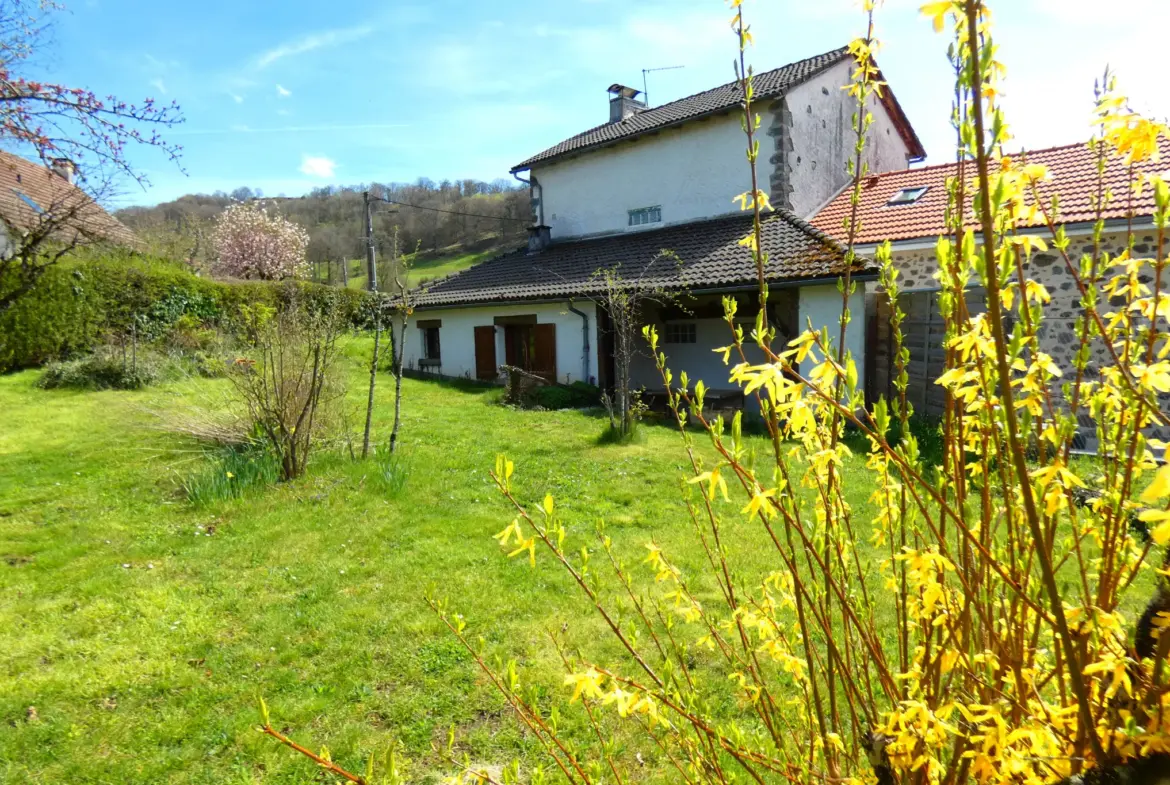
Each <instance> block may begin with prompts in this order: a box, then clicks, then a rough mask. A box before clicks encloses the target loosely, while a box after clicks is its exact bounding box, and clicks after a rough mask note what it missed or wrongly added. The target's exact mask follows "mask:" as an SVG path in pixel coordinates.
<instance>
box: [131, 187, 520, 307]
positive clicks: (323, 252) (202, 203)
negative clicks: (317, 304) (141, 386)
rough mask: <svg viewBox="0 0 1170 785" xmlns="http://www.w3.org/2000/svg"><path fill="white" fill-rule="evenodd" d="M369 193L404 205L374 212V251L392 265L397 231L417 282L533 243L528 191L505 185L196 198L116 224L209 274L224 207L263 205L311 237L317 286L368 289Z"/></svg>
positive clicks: (379, 206)
mask: <svg viewBox="0 0 1170 785" xmlns="http://www.w3.org/2000/svg"><path fill="white" fill-rule="evenodd" d="M367 188H368V189H369V191H370V193H371V195H374V196H377V197H379V198H380V199H386V200H390V201H391V202H395V203H396V204H390V203H386V202H377V203H375V205H374V242H375V249H376V250H377V255H378V258H379V260H381V261H385V260H388V259H389V258H390V256H391V254H392V245H393V242H394V229H395V227H397V229H398V252H399V253H400V254H410V255H412V259H413V266H414V268H415V269H414V271H413V272H412V274H411V283H417V282H418V281H419V280H420V279H426V278H430V277H434V276H436V275H443V274H447V273H450V272H454V271H456V270H458V269H462V268H463V267H466V266H469V265H470V264H473V263H475V262H476V261H479V260H481V259H483V258H486V257H487V256H490V255H491V254H492V253H493V252H495V251H497V250H502V249H510V248H513V247H517V246H519V245H522V244H523V243H524V241H525V238H526V236H527V235H526V227H527V224H528V222H529V215H530V214H531V211H530V210H529V205H528V190H527V188H524V187H522V186H520V185H519V184H518V183H517V184H512V183H510V182H509V181H507V180H503V179H500V180H495V181H493V182H490V183H485V182H482V181H479V180H459V181H449V180H444V181H443V182H441V183H435V182H434V181H432V180H429V179H426V178H422V179H420V180H418V182H416V183H413V184H405V183H391V184H389V185H383V184H379V183H373V184H370V185H369V186H364V185H355V186H326V187H323V188H318V189H315V190H314V191H312V192H310V193H309V194H308V195H306V196H302V197H293V198H289V197H283V196H278V197H274V198H265V197H264V195H263V194H262V193H261V192H260V191H259V190H253V189H251V188H237V189H236V190H235V191H232V192H231V193H230V194H229V193H225V192H223V191H217V192H216V193H214V194H190V195H187V196H182V197H180V198H178V199H176V200H174V201H171V202H164V203H162V204H159V205H155V206H154V207H129V208H126V209H123V210H119V211H118V212H117V213H116V215H117V217H118V218H119V219H120V220H121V221H122V222H123V223H125V224H126V225H127V226H128V227H130V228H131V229H132V230H133V231H134V232H136V233H137V234H138V235H139V237H140V238H142V240H143V241H144V242H145V243H146V245H147V246H148V248H149V250H150V251H152V252H153V253H155V254H158V255H160V256H163V257H166V258H171V259H177V260H182V261H186V262H189V263H190V264H192V265H193V266H195V267H203V266H204V265H205V264H206V263H207V262H208V261H209V259H210V256H211V254H212V253H213V251H212V249H211V247H210V245H211V244H210V237H211V232H212V229H213V227H214V223H215V219H216V217H217V216H218V215H219V214H220V212H222V211H223V209H224V207H226V206H227V205H228V204H230V203H231V202H232V201H248V200H251V199H262V200H263V201H264V202H265V203H266V204H267V205H269V206H270V207H271V208H272V209H275V210H277V211H279V212H280V213H281V214H282V215H283V216H285V217H286V218H289V219H290V220H293V221H295V222H296V223H298V224H300V225H301V226H302V227H304V228H305V230H306V231H307V232H308V233H309V237H310V242H309V251H308V255H309V261H310V262H311V263H312V269H313V277H314V278H315V279H317V280H328V281H331V282H335V283H346V284H348V285H350V286H354V285H361V283H362V282H364V280H365V273H364V263H363V261H362V260H364V258H365V245H364V239H363V238H364V227H363V221H364V218H363V206H362V192H363V191H364V190H366V189H367ZM346 262H348V264H345V263H346Z"/></svg>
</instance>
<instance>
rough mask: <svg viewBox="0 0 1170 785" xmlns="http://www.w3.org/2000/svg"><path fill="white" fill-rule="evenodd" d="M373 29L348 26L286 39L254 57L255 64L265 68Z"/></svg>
mask: <svg viewBox="0 0 1170 785" xmlns="http://www.w3.org/2000/svg"><path fill="white" fill-rule="evenodd" d="M373 31H374V28H373V27H370V26H368V25H367V26H363V27H349V28H343V29H339V30H323V31H321V32H319V33H310V34H309V35H306V36H304V37H303V38H298V39H297V40H295V41H286V42H285V43H283V44H280V45H279V46H276V47H274V48H272V49H269V50H268V51H267V52H263V53H262V54H261V55H260V56H259V57H258V58H256V66H257V67H258V68H267V67H268V66H270V65H272V64H273V63H275V62H276V61H277V60H281V59H283V58H286V57H296V56H297V55H302V54H305V53H307V52H312V51H313V50H315V49H321V48H323V47H328V46H336V45H338V44H344V43H348V42H350V41H356V40H357V39H359V38H363V37H365V36H367V35H369V34H370V33H372V32H373Z"/></svg>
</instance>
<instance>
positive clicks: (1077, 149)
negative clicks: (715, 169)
mask: <svg viewBox="0 0 1170 785" xmlns="http://www.w3.org/2000/svg"><path fill="white" fill-rule="evenodd" d="M1010 157H1011V158H1012V159H1013V160H1014V161H1017V162H1020V161H1026V162H1027V163H1030V164H1043V165H1044V166H1046V167H1048V174H1049V179H1048V180H1047V181H1045V182H1042V183H1041V184H1040V189H1039V190H1040V193H1041V198H1042V199H1043V203H1044V205H1045V206H1048V205H1049V204H1050V203H1051V200H1052V197H1053V196H1057V197H1058V198H1059V204H1060V212H1059V221H1060V223H1063V224H1070V223H1081V222H1085V221H1095V220H1096V219H1097V212H1096V210H1095V209H1094V207H1093V199H1094V197H1095V196H1096V194H1097V189H1098V185H1097V153H1096V151H1094V150H1091V149H1090V148H1089V146H1088V145H1087V144H1073V145H1065V146H1063V147H1050V148H1046V149H1042V150H1026V151H1022V152H1020V153H1015V154H1013V155H1011V156H1010ZM1167 168H1170V140H1168V139H1162V140H1161V160H1160V161H1147V162H1144V163H1142V164H1139V165H1137V166H1136V167H1135V171H1137V172H1142V173H1151V172H1163V171H1165V170H1166V169H1167ZM965 173H966V176H967V177H968V178H974V177H976V174H975V166H974V164H973V163H971V162H968V163H967V164H966V167H965ZM958 174H959V165H958V164H957V163H949V164H940V165H937V166H926V167H922V168H919V169H903V170H901V171H896V172H885V173H883V174H877V175H873V176H871V177H867V178H866V179H865V181H864V182H862V185H861V201H860V202H859V204H858V211H857V217H858V222H859V227H858V230H857V233H856V236H855V241H856V242H858V243H861V244H869V243H880V242H883V241H885V240H891V241H897V240H911V239H922V238H933V237H938V236H939V235H940V234H943V233H944V232H946V231H947V225H946V209H947V181H948V180H949V179H950V178H952V177H956V176H957V175H958ZM1131 179H1132V175H1131V173H1130V171H1129V167H1128V166H1126V165H1125V163H1124V162H1123V161H1122V160H1121V159H1120V158H1118V157H1117V156H1112V155H1111V156H1110V157H1109V158H1108V159H1107V163H1106V167H1105V178H1104V184H1105V187H1106V188H1108V189H1110V190H1111V191H1112V192H1113V199H1112V201H1111V202H1110V203H1109V206H1108V209H1106V210H1105V211H1104V213H1103V216H1102V217H1104V218H1106V219H1115V218H1125V217H1126V216H1127V215H1128V214H1129V211H1130V210H1131V209H1132V210H1133V214H1134V215H1136V216H1144V215H1150V214H1151V213H1153V211H1154V195H1153V191H1152V189H1151V188H1150V187H1149V186H1148V185H1147V186H1146V187H1145V188H1144V190H1143V191H1142V192H1141V193H1140V194H1139V195H1137V196H1136V197H1135V198H1134V199H1133V202H1132V203H1130V202H1129V201H1128V196H1127V193H1128V185H1129V183H1130V181H1131ZM972 182H973V181H972ZM923 187H925V188H927V191H926V193H925V194H923V195H922V197H921V198H919V199H918V200H917V201H915V202H913V203H912V204H900V205H891V204H889V202H890V200H891V199H892V198H893V197H894V195H895V194H897V193H899V192H900V191H902V190H904V189H911V188H923ZM852 190H853V189H852V186H848V187H846V188H845V189H844V190H843V191H842V192H841V193H840V194H838V195H837V197H836V198H835V199H833V201H832V202H830V203H829V204H828V205H826V206H825V207H824V208H823V209H822V210H821V211H820V212H819V213H817V214H816V216H814V217H813V218H812V220H811V223H812V224H813V225H814V226H816V227H817V228H819V229H821V230H822V231H825V232H827V233H829V234H831V235H833V236H834V237H836V238H837V239H839V240H842V241H843V240H844V239H845V237H846V230H845V220H846V218H848V217H849V216H850V215H851V213H852V206H851V196H852ZM967 223H968V224H969V225H974V224H975V220H974V218H973V217H968V219H967ZM1042 223H1043V220H1042V219H1041V220H1040V221H1038V222H1037V224H1036V225H1037V226H1040V225H1042Z"/></svg>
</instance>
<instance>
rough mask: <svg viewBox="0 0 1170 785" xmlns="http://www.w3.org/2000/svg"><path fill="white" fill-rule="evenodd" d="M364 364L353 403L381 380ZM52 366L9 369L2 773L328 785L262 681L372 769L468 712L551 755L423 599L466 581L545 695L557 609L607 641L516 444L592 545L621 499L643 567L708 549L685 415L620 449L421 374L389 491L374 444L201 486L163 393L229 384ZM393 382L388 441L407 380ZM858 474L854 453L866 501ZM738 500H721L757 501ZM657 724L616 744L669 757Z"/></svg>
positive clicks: (737, 539)
mask: <svg viewBox="0 0 1170 785" xmlns="http://www.w3.org/2000/svg"><path fill="white" fill-rule="evenodd" d="M359 349H360V344H355V345H354V346H351V354H352V355H354V356H355V357H356V356H357V354H358V351H359ZM346 363H347V369H348V370H347V372H348V374H349V378H350V382H351V384H350V400H351V402H352V405H353V408H354V414H355V418H354V422H355V423H357V422H359V419H358V417H357V413H358V410H359V403H358V402H359V401H361V400H363V399H364V395H365V393H364V390H363V389H362V387H361V385H362V381H363V375H364V374H363V371H362V369H361V368H360V366H359V365H358V364H357V363H356V362H354V360H353V359H352V358H350V359H347V360H346ZM36 377H37V373H36V372H31V371H30V372H25V373H20V374H15V375H10V376H5V377H0V781H2V782H5V783H73V784H76V783H99V782H100V783H164V782H165V783H225V782H227V783H254V782H265V783H292V782H298V783H303V782H309V781H312V779H313V777H314V776H315V775H316V772H315V770H314V768H313V767H312V765H311V764H310V763H308V762H307V761H305V760H303V759H300V758H298V757H296V756H295V755H293V754H292V753H291V752H289V751H288V750H285V749H282V748H279V747H278V746H277V745H276V744H275V743H274V742H273V741H272V740H271V739H268V738H265V737H263V736H261V734H259V733H258V732H257V731H256V730H255V727H256V725H257V723H258V720H259V714H258V711H257V709H256V699H257V696H258V695H263V696H264V698H265V699H266V701H267V703H268V705H269V707H270V709H271V711H272V722H273V724H274V726H275V727H277V728H279V729H284V730H286V731H287V732H288V733H289V734H290V735H292V736H293V737H294V738H296V739H298V740H300V741H302V742H304V743H306V744H307V745H308V746H309V747H313V748H318V747H320V746H321V745H327V746H328V747H329V749H330V750H331V752H332V754H333V756H334V758H335V759H336V760H338V761H339V762H342V763H343V764H346V765H348V766H350V767H351V768H356V769H362V768H363V765H364V759H365V757H366V756H367V755H368V754H369V753H370V752H371V751H374V750H385V749H386V748H388V746H389V745H391V744H398V745H400V750H401V755H402V757H404V758H405V759H406V760H407V763H406V764H405V766H406V772H407V774H408V776H409V778H410V781H412V782H428V781H435V782H437V781H438V780H439V779H440V778H441V777H442V776H445V775H448V774H450V773H451V772H452V769H451V767H450V766H449V765H448V764H446V763H445V762H444V761H443V760H442V759H441V758H439V757H438V756H437V755H436V754H434V753H433V752H432V750H431V744H432V742H436V741H437V742H439V743H442V742H443V741H444V740H445V738H446V734H447V730H448V728H450V727H452V726H454V728H455V731H456V738H457V747H456V749H457V751H458V752H460V753H464V752H466V753H467V754H468V755H470V756H471V759H472V760H473V761H475V762H478V763H485V764H500V763H505V762H507V761H508V760H510V759H512V758H515V757H520V758H522V759H523V760H524V763H525V765H526V766H527V765H530V764H531V763H534V762H541V761H539V759H538V756H537V754H536V753H537V751H536V749H535V747H534V744H533V742H532V741H531V739H529V738H527V737H526V736H525V735H524V734H523V733H521V731H520V730H519V727H518V724H517V722H516V720H514V718H513V717H512V716H511V715H510V714H509V713H508V711H507V710H506V709H505V706H504V702H503V700H502V698H501V697H500V696H499V695H498V694H496V693H495V692H494V691H492V689H490V687H489V686H487V685H486V683H485V681H484V679H483V678H482V677H481V676H480V675H479V673H478V671H477V670H476V668H475V665H474V663H473V662H472V661H471V660H470V658H469V657H468V656H467V655H466V654H465V653H464V652H463V650H462V649H461V648H460V647H459V645H458V644H457V642H456V641H455V640H454V639H453V637H452V636H451V635H450V633H449V632H447V631H446V629H445V628H444V627H442V625H441V623H440V622H439V621H438V620H437V619H436V618H435V617H434V615H433V614H432V613H431V611H430V610H429V609H428V608H427V606H426V604H425V603H424V594H425V593H426V592H428V591H433V592H434V593H435V594H436V595H438V596H440V597H445V598H447V599H448V600H449V601H450V604H451V607H452V609H453V610H458V611H460V612H461V613H463V615H464V616H465V617H466V618H467V620H468V634H470V635H472V636H473V637H479V636H482V637H483V639H484V641H485V644H484V645H485V646H486V648H487V651H488V652H489V654H490V655H491V656H493V657H494V656H496V655H499V656H501V657H503V658H505V659H507V658H509V657H517V658H518V659H519V660H520V665H521V673H522V676H523V678H525V679H526V680H531V681H534V682H536V683H538V684H541V685H544V688H545V689H548V690H561V689H563V688H562V687H561V684H560V682H561V671H560V667H559V664H558V662H557V660H556V655H555V654H554V652H553V649H552V647H551V645H550V644H549V642H548V638H547V635H546V630H548V629H557V630H559V629H561V628H562V627H563V626H565V627H567V629H568V630H569V632H570V634H574V637H576V638H578V639H589V638H595V639H597V640H599V641H602V642H601V643H598V644H597V648H596V649H595V651H596V653H597V654H598V656H601V657H604V656H606V655H607V654H611V653H612V649H610V648H607V647H608V646H609V645H610V644H608V643H605V642H604V640H605V636H604V635H602V634H601V627H600V623H599V622H598V621H597V619H596V618H595V617H594V616H593V615H592V614H591V613H590V609H589V608H588V607H587V606H586V605H585V604H584V603H583V602H582V601H581V599H580V597H579V596H578V594H577V592H575V591H574V589H573V587H572V586H570V584H569V582H568V581H567V580H566V579H565V577H564V576H563V574H562V573H560V572H558V571H557V570H556V569H554V567H553V565H552V564H551V563H550V561H549V559H548V557H547V556H541V555H540V554H539V552H538V565H537V568H536V569H535V570H533V569H531V568H530V567H529V565H528V562H527V559H526V558H517V559H508V558H507V557H506V556H505V555H504V554H502V553H501V552H500V548H499V546H498V545H497V543H495V542H494V541H493V540H492V539H491V535H492V534H493V533H495V532H497V531H499V530H501V529H503V528H504V527H505V526H506V525H507V524H508V522H510V521H511V519H512V515H511V514H510V513H509V509H508V507H507V504H506V502H505V500H503V499H502V498H501V497H500V496H499V494H498V493H497V492H496V491H495V490H494V488H493V485H492V483H491V482H490V480H489V478H488V470H489V469H490V468H492V466H493V464H494V460H495V457H496V455H497V454H498V453H501V452H506V453H507V454H508V455H509V456H510V457H511V458H513V459H514V460H515V462H516V475H515V483H516V486H517V491H518V494H519V496H520V497H521V498H522V500H524V501H525V502H526V503H531V502H535V501H537V500H539V499H542V498H543V497H544V494H545V493H546V492H548V493H551V494H552V495H553V496H554V497H555V498H556V500H557V505H558V507H559V508H560V509H562V510H563V514H564V519H565V521H566V522H567V524H568V526H569V529H570V539H571V541H570V542H569V543H567V545H569V546H572V547H571V548H570V550H574V551H576V550H578V549H579V547H580V545H581V544H583V543H584V542H585V541H586V539H587V538H591V537H592V536H593V534H592V531H593V527H594V526H595V524H596V522H597V521H599V520H602V519H604V521H605V522H606V524H607V530H608V533H609V534H611V535H612V536H613V538H614V541H615V543H616V545H617V547H618V548H619V549H620V550H622V551H623V552H624V553H625V554H627V566H628V567H630V568H631V569H634V570H645V569H647V568H645V567H640V566H637V565H638V563H639V562H640V561H641V560H642V557H643V556H644V554H645V552H646V551H645V549H644V545H645V544H646V543H647V542H649V541H650V540H652V539H653V540H656V541H657V542H659V543H660V544H662V545H663V546H664V548H665V550H666V551H667V552H668V553H669V554H670V555H671V556H672V557H673V558H675V559H676V560H677V561H678V562H679V563H680V564H682V565H683V567H684V568H686V569H689V570H695V569H696V568H697V566H698V564H699V559H700V551H699V548H698V546H697V544H696V543H695V540H694V537H693V535H692V533H691V529H690V524H689V521H688V518H687V515H686V509H685V506H684V505H683V502H682V497H681V492H680V486H679V479H680V478H681V477H682V476H683V471H682V470H683V463H684V460H685V456H684V453H683V451H682V448H681V443H680V439H679V436H678V434H677V433H675V432H673V431H672V430H671V429H669V428H665V427H647V428H645V429H643V434H644V438H643V439H642V440H641V441H639V442H637V443H635V444H632V445H627V446H612V445H611V446H599V445H598V443H597V437H598V435H599V434H600V433H601V431H602V430H603V427H604V424H605V421H604V420H603V419H601V418H599V417H597V416H594V415H591V414H589V413H582V412H573V411H567V412H528V411H515V410H511V409H507V408H504V407H502V406H500V405H498V404H497V403H496V401H497V400H498V393H499V391H498V390H494V389H484V388H476V387H468V386H459V385H452V384H441V383H435V382H420V381H410V380H408V381H407V382H406V383H405V385H404V396H403V401H404V402H403V409H404V412H405V425H404V430H403V454H404V462H405V466H406V471H407V472H408V479H407V482H406V485H405V488H404V489H403V490H402V491H401V492H399V493H397V494H393V493H388V492H387V490H386V487H385V485H384V484H383V482H382V481H381V480H380V478H379V473H378V469H377V464H376V463H375V462H373V461H366V462H362V461H352V460H350V459H349V458H348V457H345V456H343V455H340V454H321V455H319V456H318V457H317V458H316V459H315V460H314V461H313V463H312V465H311V467H310V471H309V474H308V476H306V477H305V478H303V479H301V480H298V481H296V482H292V483H287V484H282V485H275V486H270V487H266V488H260V489H256V490H254V491H252V492H250V493H248V494H246V495H245V496H244V497H243V498H239V499H235V500H229V501H223V502H216V503H214V504H210V505H205V506H195V505H193V504H192V503H190V502H189V501H187V500H186V499H185V497H184V496H183V494H182V493H181V491H180V483H181V480H182V479H183V478H185V477H189V476H190V475H192V474H193V473H197V472H199V471H206V470H208V467H209V466H210V465H211V464H210V463H209V462H208V460H207V459H206V458H205V457H204V456H203V455H202V454H201V452H200V451H199V449H198V448H197V447H196V446H194V445H192V444H191V443H189V442H184V441H181V440H179V439H177V438H176V437H173V436H170V435H167V434H164V433H161V432H160V431H158V430H157V429H155V428H154V424H155V422H156V420H155V417H154V415H153V414H152V413H151V411H152V410H156V411H157V410H162V411H166V410H170V409H177V408H180V407H182V406H184V405H185V404H186V403H189V402H191V401H193V400H194V401H198V400H206V401H214V400H215V399H216V396H218V395H222V393H223V392H224V391H225V390H226V386H225V383H224V382H223V381H207V380H191V381H184V382H180V383H173V384H169V385H167V386H164V387H162V388H157V389H153V390H148V391H144V392H140V393H124V392H70V391H45V390H40V389H38V388H36V387H35V384H34V383H35V380H36ZM380 383H381V386H380V388H379V394H378V409H377V418H376V421H375V436H376V437H377V441H378V442H379V443H382V442H384V441H385V438H386V436H387V435H388V433H389V419H390V416H391V411H392V406H391V405H390V404H391V403H392V380H391V379H390V378H389V377H382V379H381V382H380ZM696 441H697V442H699V443H700V445H705V443H704V441H703V439H702V438H699V439H697V440H696ZM761 444H762V443H761ZM704 448H705V447H704ZM862 472H863V469H861V462H860V460H855V461H852V462H850V463H849V464H847V472H846V485H847V487H848V488H849V493H850V495H851V497H854V504H855V506H856V507H857V508H858V509H860V508H861V507H863V506H864V505H865V501H864V500H865V497H866V495H867V494H868V492H869V488H868V487H867V485H866V483H863V482H861V480H860V478H861V477H862ZM741 504H742V502H740V503H736V504H733V505H724V506H723V507H722V508H721V509H724V510H725V511H726V514H727V517H728V519H729V520H732V519H737V518H738V515H737V513H738V508H739V506H740V505H741ZM866 517H867V516H865V515H861V516H860V517H859V519H860V520H865V519H866ZM731 526H732V527H733V528H732V529H730V531H731V532H732V535H731V536H729V537H728V538H727V539H728V542H729V548H730V549H731V551H732V557H733V558H734V559H735V560H737V562H738V563H739V564H740V565H742V566H743V567H745V568H747V570H748V571H749V572H750V571H752V570H756V569H758V570H759V571H764V570H770V569H776V568H777V564H776V562H775V560H774V558H773V557H771V556H770V555H769V553H768V549H767V548H765V547H761V546H762V544H763V541H762V539H761V535H760V533H759V532H758V531H757V530H756V529H755V528H753V527H751V526H749V525H745V524H738V523H733V524H731ZM598 566H600V564H598ZM709 596H712V599H713V595H709ZM594 631H596V633H597V634H596V635H595V634H593V633H594ZM643 743H644V742H643V741H630V742H629V744H630V745H631V746H627V747H624V748H621V749H619V750H618V752H619V754H622V755H627V756H631V757H632V756H633V755H634V754H635V753H640V754H642V755H643V756H645V758H646V759H647V760H648V761H650V765H651V769H653V768H654V761H655V751H654V750H653V749H646V748H644V747H643V746H641V745H642V744H643ZM648 774H649V772H648ZM648 778H650V777H648Z"/></svg>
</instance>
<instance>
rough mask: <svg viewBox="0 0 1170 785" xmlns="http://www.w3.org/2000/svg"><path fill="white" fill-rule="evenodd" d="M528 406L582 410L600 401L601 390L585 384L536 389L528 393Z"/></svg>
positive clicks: (557, 385) (578, 383)
mask: <svg viewBox="0 0 1170 785" xmlns="http://www.w3.org/2000/svg"><path fill="white" fill-rule="evenodd" d="M528 398H529V400H528V404H529V405H530V406H540V407H543V408H545V409H583V408H586V407H590V406H596V405H597V404H598V401H599V400H600V399H601V390H600V389H599V388H597V387H595V386H593V385H592V384H586V383H585V382H573V383H572V384H569V385H560V384H556V385H548V386H545V387H536V388H534V389H533V390H532V392H531V393H529V396H528Z"/></svg>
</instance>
